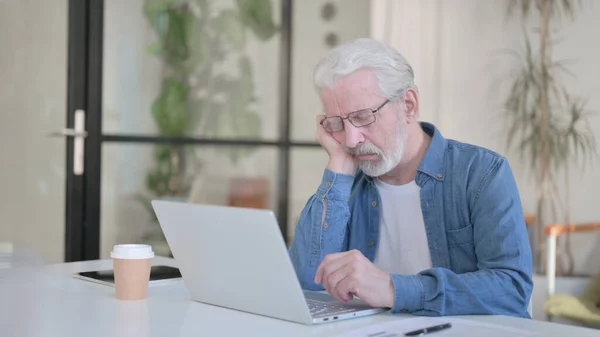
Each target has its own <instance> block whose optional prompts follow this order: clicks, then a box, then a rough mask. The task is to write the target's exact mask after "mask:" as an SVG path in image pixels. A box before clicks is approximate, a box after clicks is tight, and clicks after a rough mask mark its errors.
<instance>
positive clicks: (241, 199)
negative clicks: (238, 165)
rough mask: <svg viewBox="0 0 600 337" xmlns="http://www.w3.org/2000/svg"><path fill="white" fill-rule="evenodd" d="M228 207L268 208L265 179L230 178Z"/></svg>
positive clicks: (267, 192)
mask: <svg viewBox="0 0 600 337" xmlns="http://www.w3.org/2000/svg"><path fill="white" fill-rule="evenodd" d="M228 204H229V206H235V207H245V208H262V209H267V208H269V180H268V179H267V178H244V177H239V178H232V179H231V180H230V185H229V202H228Z"/></svg>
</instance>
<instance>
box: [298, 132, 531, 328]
mask: <svg viewBox="0 0 600 337" xmlns="http://www.w3.org/2000/svg"><path fill="white" fill-rule="evenodd" d="M421 128H422V129H423V130H424V131H425V132H426V133H427V134H429V135H430V136H431V137H432V140H431V143H430V145H429V148H428V149H427V153H426V154H425V157H424V158H423V160H422V162H421V163H420V166H419V169H418V171H417V174H416V178H415V181H416V183H417V185H419V186H420V188H421V192H420V198H421V209H422V212H423V220H424V223H425V232H426V234H427V241H428V245H429V250H430V252H431V262H432V265H433V268H432V269H428V270H423V271H421V272H420V273H419V274H417V275H396V274H392V275H391V277H392V282H393V285H394V295H395V299H394V306H393V307H392V308H391V309H392V312H409V313H413V314H415V315H424V316H439V315H469V314H493V315H510V316H518V317H526V318H530V315H529V313H528V312H527V307H528V304H529V300H530V297H531V292H532V289H533V281H532V254H531V248H530V245H529V239H528V234H527V229H526V227H525V217H524V214H523V210H522V206H521V201H520V197H519V192H518V189H517V185H516V182H515V179H514V176H513V173H512V170H511V168H510V166H509V163H508V161H507V160H506V159H505V158H504V157H502V156H500V155H498V154H497V153H494V152H492V151H490V150H487V149H484V148H481V147H477V146H474V145H469V144H465V143H461V142H458V141H454V140H450V139H445V138H444V137H443V136H442V135H441V133H440V132H439V131H438V129H437V128H436V127H435V126H434V125H432V124H429V123H421ZM380 205H381V203H380V197H379V194H378V191H377V188H376V186H375V184H374V181H373V178H372V177H369V176H366V175H365V174H363V173H362V172H361V171H358V172H357V174H356V175H355V176H352V175H345V174H336V173H334V172H332V171H330V170H327V169H326V170H325V172H324V175H323V179H322V182H321V184H320V185H319V187H318V189H317V192H316V193H315V194H314V195H312V196H311V197H310V199H309V200H308V202H307V203H306V205H305V207H304V209H303V211H302V213H301V216H300V219H299V221H298V223H297V225H296V231H295V237H294V240H293V242H292V244H291V246H290V249H289V253H290V257H291V260H292V262H293V265H294V268H295V270H296V274H297V276H298V279H299V280H300V283H301V285H302V287H303V288H304V289H307V290H323V289H324V288H323V286H322V285H320V284H315V283H314V277H315V273H316V270H317V268H318V267H319V265H320V263H321V261H323V258H324V257H325V256H326V255H328V254H331V253H337V252H342V251H348V250H353V249H356V250H359V251H360V252H362V254H363V255H364V256H365V257H367V258H368V259H369V260H370V261H371V262H373V261H374V259H375V254H376V252H377V246H378V243H379V222H380V221H379V219H380V216H381V215H380ZM325 207H326V208H327V209H326V214H325V219H324V221H323V211H324V210H325Z"/></svg>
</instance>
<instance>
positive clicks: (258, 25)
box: [236, 0, 277, 41]
mask: <svg viewBox="0 0 600 337" xmlns="http://www.w3.org/2000/svg"><path fill="white" fill-rule="evenodd" d="M236 2H237V5H238V8H239V10H240V17H241V20H242V22H243V23H244V25H245V26H247V27H249V28H250V29H251V30H252V32H253V33H254V35H256V36H257V37H258V38H259V39H261V40H263V41H265V40H268V39H270V38H271V37H272V36H273V35H275V33H276V32H277V28H276V27H275V23H274V22H273V8H272V6H271V0H237V1H236Z"/></svg>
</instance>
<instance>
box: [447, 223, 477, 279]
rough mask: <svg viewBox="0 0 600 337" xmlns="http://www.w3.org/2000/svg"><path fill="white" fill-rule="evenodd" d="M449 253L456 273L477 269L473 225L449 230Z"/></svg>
mask: <svg viewBox="0 0 600 337" xmlns="http://www.w3.org/2000/svg"><path fill="white" fill-rule="evenodd" d="M446 238H447V240H448V254H449V256H450V265H451V268H452V270H453V271H454V272H455V273H466V272H471V271H475V270H477V257H476V256H475V242H474V240H473V226H472V225H468V226H466V227H463V228H459V229H453V230H447V231H446Z"/></svg>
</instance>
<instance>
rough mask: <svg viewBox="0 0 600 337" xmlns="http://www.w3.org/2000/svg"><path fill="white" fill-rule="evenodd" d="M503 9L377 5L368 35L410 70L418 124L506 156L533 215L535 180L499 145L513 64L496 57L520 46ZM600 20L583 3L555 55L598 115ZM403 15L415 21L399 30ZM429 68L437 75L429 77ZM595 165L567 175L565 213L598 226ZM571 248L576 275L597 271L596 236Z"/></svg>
mask: <svg viewBox="0 0 600 337" xmlns="http://www.w3.org/2000/svg"><path fill="white" fill-rule="evenodd" d="M505 5H506V2H503V1H480V0H455V1H442V0H422V1H418V2H417V1H410V0H394V1H389V0H374V1H373V2H372V6H373V11H372V13H373V15H374V16H375V19H377V20H375V19H374V20H373V21H372V22H373V25H372V34H373V36H374V37H376V38H380V39H382V40H385V41H387V42H388V43H390V44H391V45H393V46H394V47H396V48H397V49H398V50H399V51H400V52H401V53H403V54H405V56H406V57H407V58H408V60H409V62H412V63H413V64H414V65H415V71H416V80H417V85H419V86H420V87H421V90H422V92H421V95H422V96H423V95H425V96H426V97H425V98H424V104H423V108H425V110H424V111H422V113H421V115H422V117H423V119H424V120H427V121H431V122H434V123H435V124H436V125H437V126H438V127H439V128H440V130H441V132H442V133H443V134H444V135H445V136H446V137H449V138H454V139H457V140H461V141H465V142H469V143H473V144H476V145H480V146H484V147H487V148H490V149H492V150H495V151H498V152H500V153H501V154H503V155H506V156H507V157H508V159H509V161H510V162H511V165H512V168H513V171H514V174H515V176H516V179H517V183H518V185H519V189H520V192H521V198H522V202H523V206H524V209H525V211H526V212H528V213H533V212H534V211H535V197H536V191H535V185H534V184H533V180H534V179H535V174H532V173H531V172H529V170H528V167H527V165H526V163H524V162H522V161H521V160H520V159H519V158H518V156H517V155H515V153H512V152H508V151H507V149H506V147H505V146H504V144H505V141H506V140H505V137H504V135H505V133H506V131H505V130H506V129H505V128H504V125H503V123H502V121H503V119H502V115H501V113H500V107H501V103H502V100H503V98H504V97H505V93H506V86H505V85H504V84H503V83H502V81H501V79H502V78H503V76H505V75H506V74H507V70H508V69H509V67H510V66H511V64H510V63H508V62H507V58H503V57H500V56H499V53H498V51H499V50H500V49H503V48H518V47H520V46H521V42H522V39H521V31H520V27H519V23H518V22H517V21H505V20H504V19H505V18H504V16H503V15H504V13H505ZM390 11H393V12H392V13H390ZM384 14H385V16H384ZM598 15H600V8H599V7H598V6H597V4H596V6H594V3H592V4H590V3H589V2H588V7H587V8H586V10H585V11H584V12H583V13H579V14H578V17H577V20H576V21H575V22H573V23H570V22H565V23H564V24H563V25H562V26H561V27H560V28H561V34H560V36H561V37H562V38H563V40H564V41H563V42H562V43H561V44H559V45H557V46H556V47H555V49H554V51H555V53H556V54H555V55H556V57H557V58H561V59H569V60H572V62H571V63H570V64H569V69H570V70H571V71H572V72H573V73H574V74H575V76H576V79H567V82H566V83H568V85H569V87H568V88H569V90H570V91H571V92H573V93H577V94H581V95H583V96H586V97H588V98H589V100H588V107H589V108H590V109H592V110H594V109H595V110H596V111H598V110H600V96H598V95H597V94H596V93H597V92H598V91H599V90H600V68H598V67H597V65H598V59H600V45H598V44H597V43H595V41H596V40H597V37H596V35H597V34H596V32H597V31H598V30H599V29H600V23H599V22H598V20H596V18H597V17H598ZM407 17H412V18H416V19H413V20H411V21H410V22H411V23H410V24H402V19H403V18H407ZM386 20H387V22H386ZM398 21H400V23H398ZM378 23H379V24H378ZM388 28H390V29H392V30H393V31H392V33H390V32H388V31H387V29H388ZM427 37H429V38H430V39H432V40H427ZM431 54H433V56H431ZM431 69H437V71H436V72H435V73H433V74H432V73H431V71H430V70H431ZM424 89H425V90H424ZM430 109H434V111H431V110H430ZM590 121H591V126H592V129H593V131H594V134H595V135H596V137H597V142H598V141H600V119H599V118H598V116H595V117H593V118H592V119H591V120H590ZM599 164H600V163H598V162H596V163H595V164H594V167H593V168H588V169H587V170H586V171H584V172H581V171H580V170H578V169H575V168H573V169H571V171H570V176H569V179H570V183H571V184H570V195H571V203H570V208H569V210H570V216H571V217H570V218H571V220H572V221H574V222H587V221H600V213H598V207H597V198H596V194H597V191H598V189H599V188H600V179H598V177H599V176H600V166H599ZM559 193H564V192H563V191H560V192H559ZM572 247H573V251H574V258H575V273H577V274H594V273H598V272H600V259H598V258H597V257H598V256H600V235H599V234H591V235H575V236H573V237H572ZM536 286H537V285H536ZM538 302H540V301H538ZM534 304H535V303H534ZM541 304H542V303H537V305H541ZM538 309H539V308H538Z"/></svg>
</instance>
